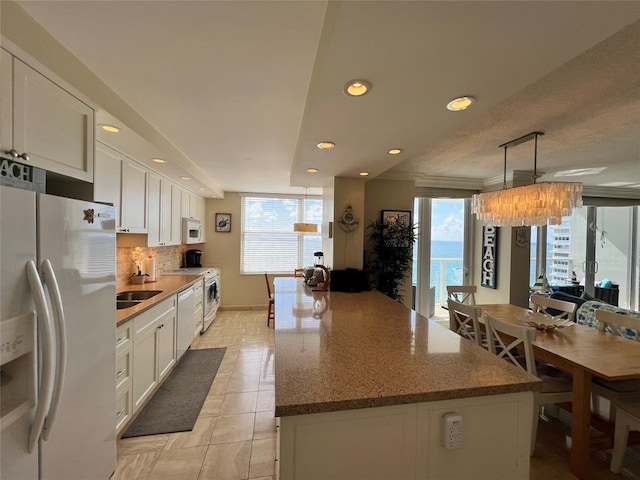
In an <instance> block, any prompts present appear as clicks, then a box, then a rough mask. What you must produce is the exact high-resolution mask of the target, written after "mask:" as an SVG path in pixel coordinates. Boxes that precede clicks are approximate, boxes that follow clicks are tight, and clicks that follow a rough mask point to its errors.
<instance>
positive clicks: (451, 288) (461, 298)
mask: <svg viewBox="0 0 640 480" xmlns="http://www.w3.org/2000/svg"><path fill="white" fill-rule="evenodd" d="M477 290H478V289H477V287H476V286H475V285H447V298H450V299H451V300H455V301H456V302H460V303H466V304H467V305H475V304H476V291H477Z"/></svg>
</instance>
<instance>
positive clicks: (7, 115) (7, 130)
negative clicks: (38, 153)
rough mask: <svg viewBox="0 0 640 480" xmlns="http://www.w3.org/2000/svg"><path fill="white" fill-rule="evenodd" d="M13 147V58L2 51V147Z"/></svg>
mask: <svg viewBox="0 0 640 480" xmlns="http://www.w3.org/2000/svg"><path fill="white" fill-rule="evenodd" d="M12 146H13V56H12V55H11V54H10V53H9V52H7V51H6V50H4V49H0V147H1V148H2V153H5V152H6V151H7V150H11V148H12Z"/></svg>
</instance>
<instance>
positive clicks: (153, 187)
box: [147, 173, 161, 247]
mask: <svg viewBox="0 0 640 480" xmlns="http://www.w3.org/2000/svg"><path fill="white" fill-rule="evenodd" d="M160 183H161V181H160V177H159V176H158V175H155V174H153V173H149V188H148V192H149V195H148V199H149V200H148V201H149V209H148V210H147V215H148V221H147V246H149V247H155V246H158V245H161V240H160V230H161V226H160V225H161V223H160V222H161V214H160V210H161V201H160Z"/></svg>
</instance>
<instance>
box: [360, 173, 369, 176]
mask: <svg viewBox="0 0 640 480" xmlns="http://www.w3.org/2000/svg"><path fill="white" fill-rule="evenodd" d="M360 176H361V177H368V176H369V172H360Z"/></svg>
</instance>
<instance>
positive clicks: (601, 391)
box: [591, 310, 640, 422]
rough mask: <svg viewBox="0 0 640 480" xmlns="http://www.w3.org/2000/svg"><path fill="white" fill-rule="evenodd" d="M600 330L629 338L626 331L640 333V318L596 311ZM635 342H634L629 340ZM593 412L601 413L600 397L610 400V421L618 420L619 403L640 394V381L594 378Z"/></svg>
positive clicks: (592, 386)
mask: <svg viewBox="0 0 640 480" xmlns="http://www.w3.org/2000/svg"><path fill="white" fill-rule="evenodd" d="M596 320H597V321H598V330H600V331H603V332H607V333H610V334H613V335H619V336H621V337H627V334H626V329H628V328H630V329H632V330H636V331H640V318H637V317H633V316H630V315H625V314H622V313H616V312H610V311H607V310H596ZM629 341H634V340H629ZM591 392H592V398H591V401H592V403H593V411H594V412H596V413H598V414H599V413H600V400H599V397H603V398H606V399H607V400H609V402H610V405H609V421H610V422H614V421H615V420H616V415H617V409H616V408H615V407H616V405H617V403H618V402H619V401H620V400H622V399H624V398H625V397H628V396H630V395H634V394H640V379H632V380H617V381H608V380H604V379H602V378H594V379H593V382H592V383H591Z"/></svg>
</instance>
